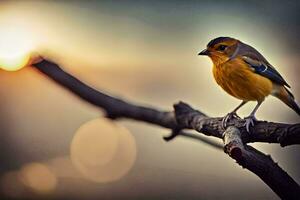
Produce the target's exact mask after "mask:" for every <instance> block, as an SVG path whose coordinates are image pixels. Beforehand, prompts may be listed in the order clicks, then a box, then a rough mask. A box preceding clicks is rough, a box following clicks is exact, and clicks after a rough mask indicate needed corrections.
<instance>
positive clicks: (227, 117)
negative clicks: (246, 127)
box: [222, 112, 240, 130]
mask: <svg viewBox="0 0 300 200" xmlns="http://www.w3.org/2000/svg"><path fill="white" fill-rule="evenodd" d="M233 118H235V119H240V117H239V116H238V115H237V114H236V112H231V113H228V114H227V115H226V116H225V117H223V119H222V127H223V129H224V130H225V129H226V128H227V123H228V121H230V120H231V119H233Z"/></svg>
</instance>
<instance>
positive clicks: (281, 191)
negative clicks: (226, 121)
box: [224, 126, 300, 199]
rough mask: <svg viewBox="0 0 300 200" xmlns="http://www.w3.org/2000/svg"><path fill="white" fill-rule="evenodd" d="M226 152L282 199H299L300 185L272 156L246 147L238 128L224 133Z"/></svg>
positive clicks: (228, 129)
mask: <svg viewBox="0 0 300 200" xmlns="http://www.w3.org/2000/svg"><path fill="white" fill-rule="evenodd" d="M224 144H225V146H224V151H225V153H227V154H229V156H231V157H232V158H233V159H235V160H236V161H237V163H238V164H240V165H241V166H242V167H243V168H246V169H248V170H249V171H251V172H253V173H254V174H256V175H257V176H259V177H260V178H261V179H262V180H263V181H264V182H265V183H266V184H267V185H268V186H269V187H270V188H271V189H272V190H273V191H274V192H275V193H276V194H277V195H278V196H279V197H280V198H282V199H299V194H300V188H299V185H298V184H297V183H296V182H295V181H294V180H293V179H292V178H291V177H290V176H289V175H288V174H287V173H286V172H285V171H284V170H282V169H281V168H280V167H279V166H278V164H277V163H275V162H274V161H273V160H272V158H271V156H267V155H265V154H263V153H262V152H260V151H258V150H256V149H255V148H253V147H251V146H248V145H245V146H244V144H243V142H242V139H241V132H240V131H239V129H238V128H236V127H234V126H231V127H228V128H227V129H226V131H225V132H224Z"/></svg>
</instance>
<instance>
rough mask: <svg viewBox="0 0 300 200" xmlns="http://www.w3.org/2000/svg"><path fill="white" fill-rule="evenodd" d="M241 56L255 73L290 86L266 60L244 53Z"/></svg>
mask: <svg viewBox="0 0 300 200" xmlns="http://www.w3.org/2000/svg"><path fill="white" fill-rule="evenodd" d="M242 58H243V60H244V61H245V62H246V63H247V64H248V65H249V67H251V68H252V69H253V71H254V72H255V73H257V74H260V75H262V76H264V77H266V78H268V79H270V80H271V81H273V82H275V83H277V84H279V85H284V86H287V87H289V88H290V86H289V84H288V83H287V82H286V81H285V80H284V79H283V77H282V76H281V75H280V74H279V72H278V71H277V70H276V69H275V68H274V67H273V66H272V65H270V64H269V63H268V62H264V61H260V60H257V59H254V58H251V57H250V56H248V55H244V56H242Z"/></svg>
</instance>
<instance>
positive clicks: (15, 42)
mask: <svg viewBox="0 0 300 200" xmlns="http://www.w3.org/2000/svg"><path fill="white" fill-rule="evenodd" d="M33 46H34V45H33V42H32V41H31V37H29V34H28V33H26V32H25V31H24V30H17V29H16V28H14V29H12V28H11V29H5V30H1V38H0V68H2V69H4V70H6V71H17V70H19V69H21V68H22V67H24V66H26V64H27V63H28V62H29V59H30V54H31V52H32V51H33Z"/></svg>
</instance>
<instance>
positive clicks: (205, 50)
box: [198, 49, 209, 56]
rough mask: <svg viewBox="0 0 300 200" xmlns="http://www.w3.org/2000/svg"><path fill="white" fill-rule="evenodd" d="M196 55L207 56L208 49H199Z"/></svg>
mask: <svg viewBox="0 0 300 200" xmlns="http://www.w3.org/2000/svg"><path fill="white" fill-rule="evenodd" d="M198 55H202V56H208V55H209V51H208V50H207V49H204V50H203V51H201V52H200V53H198Z"/></svg>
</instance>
